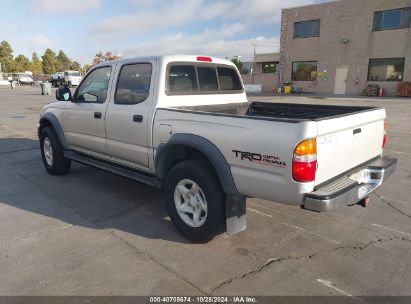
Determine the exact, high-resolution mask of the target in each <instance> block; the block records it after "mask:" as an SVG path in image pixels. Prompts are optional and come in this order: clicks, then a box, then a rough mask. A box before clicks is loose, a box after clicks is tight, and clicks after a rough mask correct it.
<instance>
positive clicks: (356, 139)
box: [315, 108, 386, 185]
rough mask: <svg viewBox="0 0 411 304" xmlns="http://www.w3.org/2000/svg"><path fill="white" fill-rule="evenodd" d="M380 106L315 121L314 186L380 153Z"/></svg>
mask: <svg viewBox="0 0 411 304" xmlns="http://www.w3.org/2000/svg"><path fill="white" fill-rule="evenodd" d="M385 116H386V115H385V110H384V109H378V108H376V109H372V110H369V111H365V112H361V113H356V114H351V115H347V116H343V117H337V118H331V119H326V120H320V121H317V131H318V136H317V163H318V168H317V172H316V178H315V185H319V184H321V183H323V182H325V181H328V180H329V179H332V178H333V177H336V176H338V175H340V174H342V173H344V172H346V171H349V170H350V169H352V168H354V167H356V166H359V165H361V164H362V163H364V162H366V161H368V160H371V159H372V158H374V157H376V156H379V155H381V153H382V143H383V137H384V120H385Z"/></svg>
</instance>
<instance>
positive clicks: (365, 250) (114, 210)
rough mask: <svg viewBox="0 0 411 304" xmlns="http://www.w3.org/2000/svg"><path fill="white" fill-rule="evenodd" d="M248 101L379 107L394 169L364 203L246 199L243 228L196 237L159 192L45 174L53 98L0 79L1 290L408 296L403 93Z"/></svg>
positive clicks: (410, 182) (407, 143)
mask: <svg viewBox="0 0 411 304" xmlns="http://www.w3.org/2000/svg"><path fill="white" fill-rule="evenodd" d="M250 99H252V100H270V101H273V102H276V101H284V100H286V102H294V101H295V102H301V103H321V104H342V105H367V106H380V107H386V109H387V113H388V125H389V131H388V143H387V146H386V152H385V153H386V154H388V155H391V156H394V157H397V158H398V159H399V165H398V168H397V172H396V173H395V175H393V176H392V177H391V178H390V179H389V180H388V181H387V182H386V183H385V184H384V185H383V187H381V188H380V189H378V190H377V191H376V193H375V194H373V195H372V196H371V204H370V206H369V207H368V208H363V207H361V206H353V207H345V208H342V209H338V210H335V211H333V212H330V213H315V212H310V211H306V210H302V209H300V208H297V207H292V206H286V205H280V204H277V203H275V202H269V201H263V200H259V199H248V200H247V216H248V227H247V230H246V231H245V232H243V233H240V234H238V235H235V236H231V237H228V236H227V235H225V234H223V235H221V236H220V237H218V238H217V239H215V240H214V241H212V242H210V243H208V244H204V245H194V244H191V243H189V242H187V241H186V240H185V239H183V238H182V237H181V236H180V235H179V234H178V233H177V231H176V230H175V229H174V227H173V225H172V224H171V222H170V221H169V219H168V217H167V213H166V210H165V206H164V204H163V199H162V194H161V192H160V191H159V190H155V189H152V188H150V187H148V186H145V185H143V184H139V183H137V182H133V181H130V180H127V179H125V178H122V177H118V176H115V175H112V174H109V173H105V172H102V171H98V170H95V169H93V168H89V167H85V166H82V165H79V164H74V165H73V166H72V170H71V171H70V173H69V174H67V175H65V176H59V177H55V176H50V175H48V174H47V173H46V171H45V169H44V168H43V164H42V161H41V156H40V150H39V147H38V146H39V144H38V140H37V135H36V125H37V121H38V118H39V112H40V109H41V107H42V105H44V104H45V103H48V102H50V101H52V100H53V97H52V96H41V95H40V88H39V87H35V86H34V87H17V88H16V89H15V90H8V89H6V88H0V165H1V169H0V248H1V249H0V282H1V284H0V295H9V296H10V295H201V294H203V295H345V296H355V297H358V296H369V295H372V296H378V295H411V283H410V282H411V258H410V252H411V251H410V250H411V199H410V196H411V124H410V120H411V100H410V99H355V98H345V99H336V98H329V99H323V98H313V97H311V98H310V97H301V96H300V97H295V96H291V97H270V96H267V97H250ZM337 161H344V159H341V160H337Z"/></svg>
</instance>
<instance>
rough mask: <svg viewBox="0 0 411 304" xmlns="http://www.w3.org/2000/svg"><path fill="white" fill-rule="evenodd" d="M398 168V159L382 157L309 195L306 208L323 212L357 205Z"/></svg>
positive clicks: (306, 197)
mask: <svg viewBox="0 0 411 304" xmlns="http://www.w3.org/2000/svg"><path fill="white" fill-rule="evenodd" d="M396 167H397V159H395V158H391V157H388V156H383V157H380V158H379V159H377V160H375V161H373V162H371V163H369V164H366V165H364V166H363V167H360V168H358V169H357V170H355V171H354V172H351V173H350V174H347V175H345V176H342V177H340V178H338V179H336V180H333V181H331V182H330V183H327V184H325V185H321V186H320V187H319V188H318V189H316V190H315V191H314V192H311V193H309V194H307V195H306V196H305V198H304V208H305V209H308V210H313V211H318V212H322V211H331V210H334V209H337V208H340V207H343V206H347V205H352V204H356V203H357V202H359V201H360V200H362V199H363V198H365V197H366V196H368V195H369V194H370V193H371V192H373V191H374V190H375V189H377V188H378V187H379V186H381V185H382V183H383V182H384V181H385V180H386V179H387V178H388V177H389V176H390V175H392V174H393V173H394V171H395V169H396Z"/></svg>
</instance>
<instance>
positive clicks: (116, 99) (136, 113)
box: [106, 61, 155, 170]
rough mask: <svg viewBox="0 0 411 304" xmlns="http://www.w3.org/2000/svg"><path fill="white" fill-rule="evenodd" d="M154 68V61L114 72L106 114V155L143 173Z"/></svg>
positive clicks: (146, 160) (147, 142) (146, 157)
mask: <svg viewBox="0 0 411 304" xmlns="http://www.w3.org/2000/svg"><path fill="white" fill-rule="evenodd" d="M154 65H155V61H153V62H144V63H126V64H123V65H122V66H121V67H119V68H118V69H117V71H118V72H117V73H116V78H115V79H116V82H117V86H116V88H114V89H113V92H112V96H113V97H112V102H110V104H109V106H108V108H107V115H106V132H107V149H108V154H109V155H110V156H111V157H113V158H114V159H116V160H118V161H122V162H125V163H126V164H127V165H132V166H135V167H138V168H140V169H146V170H148V145H149V138H150V137H151V125H150V122H149V114H150V107H151V105H152V100H153V95H154V93H153V92H154V89H153V87H154V75H153V74H154V72H153V71H154V70H155V68H154Z"/></svg>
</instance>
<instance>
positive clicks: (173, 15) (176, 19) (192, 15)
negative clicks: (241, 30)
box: [91, 0, 231, 35]
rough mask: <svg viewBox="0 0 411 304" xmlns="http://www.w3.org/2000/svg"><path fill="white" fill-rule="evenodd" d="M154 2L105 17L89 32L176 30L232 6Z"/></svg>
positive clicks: (186, 0) (187, 1) (184, 0)
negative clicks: (134, 10)
mask: <svg viewBox="0 0 411 304" xmlns="http://www.w3.org/2000/svg"><path fill="white" fill-rule="evenodd" d="M133 1H134V2H136V0H133ZM139 2H140V1H137V3H139ZM153 2H154V3H151V4H150V5H146V7H144V8H143V9H139V10H138V11H137V12H135V13H130V14H122V15H116V16H111V17H108V18H106V19H104V20H103V21H102V22H100V23H99V24H97V25H96V26H95V27H94V28H93V29H92V31H91V32H92V33H93V34H103V35H106V34H107V33H114V32H115V33H120V34H127V33H134V34H138V33H144V32H147V31H154V30H158V29H170V28H179V27H183V26H186V25H190V24H191V25H193V24H195V23H198V22H201V21H208V20H212V19H214V18H217V17H219V16H221V14H222V12H224V11H226V10H228V9H230V7H231V4H229V3H228V2H227V3H225V2H210V3H207V4H206V3H205V1H204V0H196V1H193V0H172V1H163V0H154V1H153ZM162 2H164V5H163V3H162ZM140 8H141V7H140Z"/></svg>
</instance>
